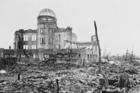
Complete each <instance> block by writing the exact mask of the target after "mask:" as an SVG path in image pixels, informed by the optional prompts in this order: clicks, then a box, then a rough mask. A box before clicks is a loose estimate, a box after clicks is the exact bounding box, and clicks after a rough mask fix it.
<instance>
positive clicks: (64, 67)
mask: <svg viewBox="0 0 140 93" xmlns="http://www.w3.org/2000/svg"><path fill="white" fill-rule="evenodd" d="M97 68H98V67H97V65H96V64H94V65H92V66H86V67H80V66H76V65H74V64H70V63H59V64H50V65H47V64H44V65H35V64H33V65H28V66H27V65H20V66H19V65H16V67H14V68H13V67H11V68H8V69H6V70H7V73H5V74H0V93H57V92H56V91H57V90H58V89H59V93H94V92H93V91H94V90H96V89H97V87H98V86H99V79H100V76H98V75H97ZM125 68H126V70H127V72H128V73H129V76H130V79H133V77H135V78H136V80H135V82H136V85H135V86H134V85H132V86H133V87H132V88H131V89H130V90H129V93H139V92H138V91H139V89H140V88H139V84H140V74H139V72H140V67H139V66H133V65H129V66H126V67H125ZM102 69H103V71H104V72H105V73H106V75H107V76H108V79H110V80H115V79H116V80H117V76H119V73H120V72H119V70H120V66H117V65H114V64H108V63H105V64H103V65H102ZM19 72H20V80H18V73H19ZM56 79H57V80H58V83H59V88H58V86H57V84H56ZM97 93H98V92H97Z"/></svg>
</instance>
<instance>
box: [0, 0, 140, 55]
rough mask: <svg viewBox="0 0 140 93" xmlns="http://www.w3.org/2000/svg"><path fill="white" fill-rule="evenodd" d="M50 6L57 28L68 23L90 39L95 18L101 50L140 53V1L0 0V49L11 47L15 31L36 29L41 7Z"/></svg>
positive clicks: (81, 39)
mask: <svg viewBox="0 0 140 93" xmlns="http://www.w3.org/2000/svg"><path fill="white" fill-rule="evenodd" d="M44 8H50V9H52V10H53V11H54V12H55V14H56V17H57V20H58V26H59V27H67V26H71V27H72V28H73V32H74V33H76V34H77V36H78V40H79V41H90V36H91V35H93V34H94V24H93V21H94V20H96V23H97V27H98V33H99V39H100V43H101V48H102V51H106V53H111V54H123V53H125V51H126V50H127V49H128V50H129V51H131V50H133V51H134V53H136V54H137V55H140V42H139V40H140V0H0V31H1V34H0V48H8V46H9V45H11V46H12V47H13V42H14V32H15V31H16V30H18V29H36V28H37V16H38V13H39V12H40V11H41V9H44Z"/></svg>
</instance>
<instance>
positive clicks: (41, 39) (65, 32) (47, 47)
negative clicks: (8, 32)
mask: <svg viewBox="0 0 140 93" xmlns="http://www.w3.org/2000/svg"><path fill="white" fill-rule="evenodd" d="M92 39H93V38H92ZM92 39H91V40H92ZM92 45H93V43H92V42H91V41H90V42H82V43H80V42H77V36H76V34H75V33H73V32H72V28H71V27H66V28H60V27H58V25H57V18H56V15H55V13H54V12H53V11H52V10H51V9H42V10H41V11H40V13H39V15H38V16H37V29H35V30H32V29H28V30H24V29H19V30H18V31H16V32H15V42H14V48H15V50H29V51H31V52H32V54H33V57H34V58H39V59H41V60H42V59H43V58H44V56H45V55H48V54H49V53H54V51H55V53H56V51H57V50H67V49H72V50H73V51H79V52H78V53H80V52H81V50H78V48H80V49H82V48H85V47H87V46H88V47H89V46H90V48H88V50H86V52H85V51H84V52H85V53H86V54H87V57H88V58H93V56H92V55H93V51H91V46H92ZM74 49H76V50H74ZM89 49H90V50H89ZM82 51H83V50H82ZM87 51H89V52H88V53H87ZM81 54H82V53H81ZM81 54H79V55H78V56H79V57H82V56H81ZM84 58H85V57H84Z"/></svg>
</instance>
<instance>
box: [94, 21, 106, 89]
mask: <svg viewBox="0 0 140 93" xmlns="http://www.w3.org/2000/svg"><path fill="white" fill-rule="evenodd" d="M94 27H95V36H96V41H97V46H98V54H99V59H98V60H99V66H98V68H99V73H101V74H102V75H103V77H104V79H105V88H107V86H108V79H107V76H106V75H105V73H103V72H102V68H101V61H102V60H101V47H100V43H99V39H98V33H97V26H96V22H95V21H94Z"/></svg>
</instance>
